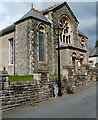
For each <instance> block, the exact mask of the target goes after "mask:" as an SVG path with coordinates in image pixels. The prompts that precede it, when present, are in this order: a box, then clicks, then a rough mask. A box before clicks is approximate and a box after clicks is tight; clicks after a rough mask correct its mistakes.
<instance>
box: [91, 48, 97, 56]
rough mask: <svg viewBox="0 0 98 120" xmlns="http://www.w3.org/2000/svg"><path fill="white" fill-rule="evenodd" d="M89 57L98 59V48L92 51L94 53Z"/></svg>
mask: <svg viewBox="0 0 98 120" xmlns="http://www.w3.org/2000/svg"><path fill="white" fill-rule="evenodd" d="M89 57H98V47H96V48H94V49H93V50H92V53H90V52H89Z"/></svg>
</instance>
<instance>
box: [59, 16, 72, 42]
mask: <svg viewBox="0 0 98 120" xmlns="http://www.w3.org/2000/svg"><path fill="white" fill-rule="evenodd" d="M59 25H60V27H61V28H63V31H62V37H61V42H63V43H66V44H72V43H73V42H72V39H73V26H72V23H71V21H70V19H69V18H68V17H67V16H66V15H61V17H60V18H59Z"/></svg>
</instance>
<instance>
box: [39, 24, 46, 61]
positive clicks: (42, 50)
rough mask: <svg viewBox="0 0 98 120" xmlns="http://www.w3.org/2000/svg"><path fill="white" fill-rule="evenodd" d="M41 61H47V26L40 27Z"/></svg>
mask: <svg viewBox="0 0 98 120" xmlns="http://www.w3.org/2000/svg"><path fill="white" fill-rule="evenodd" d="M38 36H39V61H45V26H44V25H42V24H40V25H39V32H38Z"/></svg>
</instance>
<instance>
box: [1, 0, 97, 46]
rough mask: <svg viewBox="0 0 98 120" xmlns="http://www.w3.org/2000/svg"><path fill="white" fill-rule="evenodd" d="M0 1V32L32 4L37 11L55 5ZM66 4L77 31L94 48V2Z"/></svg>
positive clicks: (50, 3)
mask: <svg viewBox="0 0 98 120" xmlns="http://www.w3.org/2000/svg"><path fill="white" fill-rule="evenodd" d="M0 1H1V2H0V30H1V29H3V28H5V27H6V26H8V25H10V24H12V23H14V22H15V21H17V20H18V19H20V18H21V17H22V16H23V15H24V14H25V13H27V12H28V11H29V10H30V9H31V4H32V3H33V4H34V7H35V8H36V9H39V10H42V9H45V8H47V7H49V6H51V5H54V4H55V2H41V1H43V0H36V1H38V2H37V3H36V2H34V0H32V2H31V1H30V2H27V1H26V0H25V1H26V2H18V1H19V0H17V2H7V0H6V1H5V0H0ZM10 1H11V0H10ZM21 1H22V0H21ZM23 1H24V0H23ZM52 1H53V0H52ZM55 1H56V0H55ZM58 1H59V2H60V1H61V0H58ZM63 1H64V0H63ZM67 1H69V0H67ZM73 1H75V0H73ZM78 1H79V0H78ZM82 1H83V0H82ZM85 1H86V0H85ZM90 1H92V0H90ZM93 1H94V0H93ZM68 4H69V6H70V7H71V9H72V11H73V12H74V14H75V16H76V17H77V19H78V21H79V29H80V30H81V31H82V32H83V33H84V34H85V35H86V36H88V37H89V40H88V45H89V47H94V45H95V41H96V2H68Z"/></svg>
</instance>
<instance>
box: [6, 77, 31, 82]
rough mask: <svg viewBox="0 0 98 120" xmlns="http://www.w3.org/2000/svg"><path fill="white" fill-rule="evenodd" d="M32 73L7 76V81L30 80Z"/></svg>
mask: <svg viewBox="0 0 98 120" xmlns="http://www.w3.org/2000/svg"><path fill="white" fill-rule="evenodd" d="M32 80H33V75H29V76H9V77H8V81H9V82H19V81H32Z"/></svg>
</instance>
